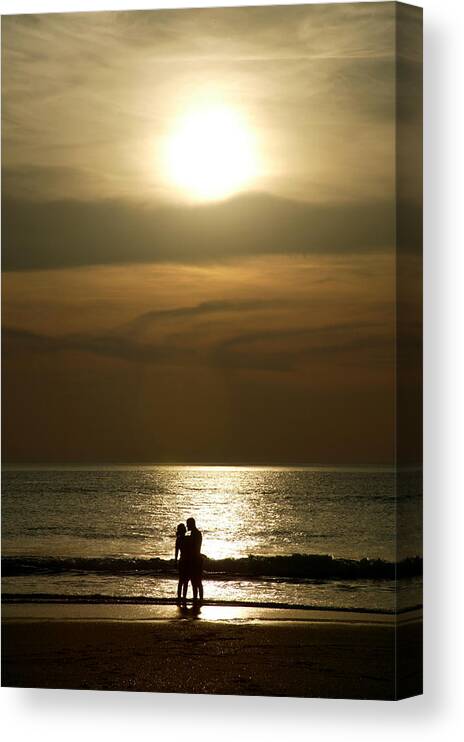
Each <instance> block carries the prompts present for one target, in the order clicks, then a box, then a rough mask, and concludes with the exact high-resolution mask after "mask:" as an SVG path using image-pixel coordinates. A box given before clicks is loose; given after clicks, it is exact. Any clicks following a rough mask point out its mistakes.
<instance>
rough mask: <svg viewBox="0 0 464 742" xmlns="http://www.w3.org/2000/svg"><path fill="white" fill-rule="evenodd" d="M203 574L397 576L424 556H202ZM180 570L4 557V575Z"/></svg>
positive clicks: (142, 562)
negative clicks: (393, 559)
mask: <svg viewBox="0 0 464 742" xmlns="http://www.w3.org/2000/svg"><path fill="white" fill-rule="evenodd" d="M203 568H204V576H205V577H206V578H208V577H211V578H214V579H225V580H227V579H237V578H239V579H240V578H241V579H243V578H247V579H266V578H267V579H269V578H276V579H280V580H297V579H340V580H343V579H347V580H356V579H362V580H366V579H372V580H395V579H404V578H409V577H417V576H419V575H421V574H422V557H419V556H415V557H408V558H406V559H403V560H401V561H400V562H389V561H385V560H382V559H369V558H367V557H366V558H364V559H359V560H355V559H340V558H336V557H332V556H330V555H327V554H292V555H291V556H290V555H278V556H253V555H250V556H248V557H242V558H237V559H233V558H228V559H209V558H208V557H206V556H204V557H203ZM70 572H74V573H89V572H90V573H96V574H106V575H124V574H126V575H134V574H140V575H142V574H151V575H160V576H161V575H165V576H167V577H169V576H175V575H177V567H176V564H175V562H174V560H173V559H160V558H158V557H155V558H128V557H3V558H2V574H3V576H4V577H11V576H20V575H31V574H55V575H57V574H63V573H70Z"/></svg>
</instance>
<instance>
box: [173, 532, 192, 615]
mask: <svg viewBox="0 0 464 742" xmlns="http://www.w3.org/2000/svg"><path fill="white" fill-rule="evenodd" d="M186 532H187V529H186V527H185V525H184V524H183V523H179V525H178V526H177V531H176V549H175V555H174V559H175V562H176V564H178V569H179V582H178V583H177V602H180V600H181V599H182V600H186V599H187V587H188V583H189V579H190V561H191V560H190V559H189V557H188V551H189V549H188V545H189V544H188V539H186V537H185V534H186Z"/></svg>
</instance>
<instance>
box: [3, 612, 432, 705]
mask: <svg viewBox="0 0 464 742" xmlns="http://www.w3.org/2000/svg"><path fill="white" fill-rule="evenodd" d="M396 649H397V650H398V651H396ZM395 664H396V667H397V684H396V687H395V681H394V674H395ZM2 684H3V685H4V686H15V687H40V688H75V689H94V690H128V691H129V690H130V691H152V692H164V693H219V694H227V695H230V694H240V695H266V696H303V697H323V698H329V697H330V698H360V699H385V700H393V699H395V698H404V697H407V696H409V695H414V694H417V693H420V692H421V691H422V621H421V616H420V612H417V611H416V612H414V613H411V614H404V615H403V616H401V618H400V621H399V625H398V629H397V630H395V625H394V619H393V617H391V616H385V615H381V614H362V613H359V614H355V613H346V612H344V613H337V612H325V611H298V610H293V611H292V610H287V611H282V610H278V609H276V610H271V609H258V608H256V609H251V608H249V609H247V608H237V607H232V606H229V607H227V606H224V607H217V606H204V607H203V608H202V610H201V613H200V615H196V614H195V613H194V612H192V609H191V608H188V609H187V610H186V611H178V609H176V608H175V607H174V606H111V605H109V606H108V605H106V606H102V605H93V606H90V605H84V606H82V605H69V604H68V605H62V606H60V605H26V604H17V605H4V606H3V611H2Z"/></svg>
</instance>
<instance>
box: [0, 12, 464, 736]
mask: <svg viewBox="0 0 464 742" xmlns="http://www.w3.org/2000/svg"><path fill="white" fill-rule="evenodd" d="M218 4H219V5H240V4H243V3H239V2H237V1H234V0H229V2H227V0H223V2H214V0H210V1H209V2H208V0H197V2H194V1H192V0H190V2H189V0H185V1H184V2H182V1H181V0H179V2H169V0H166V1H165V2H164V3H163V2H156V0H152V2H147V1H146V0H145V1H144V0H139V2H137V1H136V0H132V1H131V0H125V1H124V0H106V1H105V0H80V1H79V0H66V2H65V1H64V0H61V2H60V1H59V0H55V1H54V2H52V1H50V2H47V1H46V0H43V1H42V0H35V1H33V0H32V1H29V2H26V1H24V2H23V1H22V0H0V10H1V12H2V13H3V14H5V13H13V12H14V13H19V12H31V11H33V12H44V11H63V10H66V11H71V10H89V9H90V10H97V9H111V10H116V9H122V8H125V9H127V8H153V7H186V6H190V7H192V6H199V5H212V6H214V5H218ZM249 4H254V5H266V4H270V3H269V2H268V3H266V2H259V0H255V2H250V3H249ZM279 4H285V2H284V0H281V2H280V3H279ZM416 4H422V5H423V7H424V21H425V29H424V30H425V34H424V36H425V56H424V73H425V110H424V114H425V202H424V206H425V246H424V247H425V252H424V271H425V275H424V282H425V298H426V302H425V395H426V399H425V456H424V460H425V543H426V552H425V558H426V561H425V570H426V590H425V694H424V696H422V697H420V698H415V699H410V700H407V701H402V702H400V703H396V704H395V703H387V702H366V701H330V700H315V699H308V700H303V699H275V698H239V697H220V696H219V697H218V696H180V695H178V696H176V695H156V694H148V693H140V694H136V693H133V694H129V693H107V692H104V693H102V692H100V693H96V692H84V691H79V692H76V691H65V690H59V691H45V690H16V689H9V688H2V690H1V692H0V711H1V718H2V728H3V733H4V735H6V736H5V737H4V738H5V739H7V740H23V739H24V740H26V739H28V740H31V742H35V741H36V740H47V742H51V741H54V740H63V738H65V739H66V742H74V741H76V742H83V741H84V740H87V739H88V740H94V739H98V738H101V739H104V740H106V739H110V740H114V741H116V740H124V742H134V741H135V740H137V741H138V740H142V739H144V740H145V739H149V740H150V741H152V740H153V742H155V740H156V741H158V740H160V737H162V736H164V737H166V738H167V739H175V738H182V737H183V736H187V737H193V738H197V739H198V740H199V742H203V741H204V742H207V741H209V740H215V741H216V740H217V739H218V738H219V739H220V742H227V741H228V740H235V739H239V740H240V742H242V740H243V741H245V740H255V739H257V740H261V739H266V740H268V741H269V742H274V740H279V741H280V740H281V739H282V738H285V739H286V740H287V739H288V740H293V739H300V738H301V737H303V739H308V740H309V739H311V740H319V739H320V740H324V742H332V740H337V742H338V741H339V740H343V742H349V740H356V742H363V741H364V740H366V741H369V742H373V741H374V740H375V742H382V741H383V740H389V742H391V741H392V740H395V741H396V740H398V742H401V741H402V740H403V739H404V740H408V742H416V740H417V741H418V740H420V742H428V741H429V740H433V741H434V742H436V740H437V739H439V740H440V742H445V741H446V742H448V740H454V739H458V738H462V737H461V735H462V730H461V734H459V732H458V729H459V726H460V725H462V726H463V728H464V713H463V707H464V681H463V667H464V653H463V646H464V641H463V636H464V610H463V591H462V582H463V580H464V575H463V574H462V572H461V569H462V567H463V560H462V556H461V551H462V544H464V486H463V485H464V476H463V473H464V466H463V459H464V445H463V444H464V441H463V436H464V405H463V399H464V395H463V382H464V352H463V337H464V332H463V319H464V285H463V283H464V251H463V250H464V230H463V214H464V204H463V188H462V182H463V175H464V161H463V138H464V105H463V95H462V90H463V88H464V76H463V66H464V65H463V52H462V50H463V47H464V2H462V0H423V2H422V3H416ZM458 735H459V736H458Z"/></svg>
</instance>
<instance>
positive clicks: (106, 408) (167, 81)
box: [2, 3, 420, 463]
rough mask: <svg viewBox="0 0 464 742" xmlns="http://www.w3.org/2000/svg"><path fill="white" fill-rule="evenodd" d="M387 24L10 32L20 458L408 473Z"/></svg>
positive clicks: (296, 11) (46, 22)
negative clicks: (396, 468) (398, 445)
mask: <svg viewBox="0 0 464 742" xmlns="http://www.w3.org/2000/svg"><path fill="white" fill-rule="evenodd" d="M395 18H396V15H395V4H394V3H375V4H364V3H361V4H353V5H351V4H349V5H326V6H324V5H315V6H293V7H289V6H284V7H271V8H232V9H219V10H211V9H204V10H180V11H151V12H145V11H143V12H142V11H140V12H133V11H131V12H117V13H79V14H56V15H36V16H11V17H6V18H4V19H3V23H2V48H3V81H2V109H3V113H2V116H3V122H2V123H3V142H2V145H3V168H2V179H3V209H2V212H3V224H2V226H3V250H2V257H3V270H4V273H3V325H4V341H5V344H4V348H5V350H4V416H3V419H4V441H5V443H4V451H5V457H6V459H7V460H12V461H23V462H26V461H31V462H32V461H34V462H44V463H45V462H50V461H57V462H66V461H69V462H70V461H82V462H85V461H93V462H98V461H100V462H103V461H104V462H108V461H150V462H151V461H153V462H155V461H170V462H199V463H211V462H231V463H232V462H238V463H240V462H246V463H252V462H271V463H280V462H282V463H292V462H293V463H295V462H317V463H385V462H391V461H392V460H393V457H394V435H393V433H394V418H395V416H394V400H395V352H394V340H395V321H396V319H395V318H396V313H395V296H396V262H395V249H394V248H395V225H396V222H395V192H396V187H397V172H396V166H395V132H396V129H395V111H396V103H397V101H396V100H395V72H396V67H395V56H394V51H395ZM404 21H405V23H404V28H405V29H406V31H405V33H406V36H407V40H408V41H410V40H411V39H413V36H414V34H416V32H417V23H418V22H419V19H418V17H416V16H415V15H414V13H412V14H411V15H410V16H405V19H404ZM406 46H407V48H408V54H407V55H406V56H405V57H404V59H402V61H401V63H402V65H403V67H404V74H405V76H406V77H408V76H409V77H410V79H411V85H410V86H409V89H408V91H407V95H406V96H405V99H404V101H403V105H402V108H401V116H402V126H403V132H404V134H405V137H406V138H407V140H408V144H409V146H408V148H407V158H408V162H409V163H410V164H411V167H410V172H411V173H414V172H415V171H416V165H417V163H418V161H419V159H420V141H419V140H418V138H417V137H416V136H415V135H414V133H415V132H416V130H417V125H418V118H417V95H416V92H415V90H416V89H415V80H416V78H417V70H418V68H419V62H420V50H419V48H416V47H417V44H415V43H414V44H413V43H412V42H411V43H409V44H407V45H406ZM407 170H408V169H407V168H406V171H407ZM416 180H417V179H415V178H414V177H412V176H409V175H406V176H405V177H404V179H403V181H402V189H403V190H402V193H403V197H404V198H405V199H407V200H408V203H410V204H411V208H412V209H413V210H414V209H415V210H416V211H417V210H418V209H419V207H420V189H418V186H417V183H416ZM416 247H417V246H416V245H415V244H412V243H411V245H409V246H408V247H407V250H406V252H407V253H408V255H409V257H406V262H407V264H408V265H409V266H410V268H411V271H412V272H414V271H415V270H416V269H417V267H416V266H415V261H416V260H417V258H416V257H415V255H414V252H415V249H416ZM405 264H406V263H405ZM406 301H409V302H410V303H411V305H413V304H414V302H416V303H417V296H416V295H412V296H409V297H406ZM416 314H417V312H416ZM411 317H412V325H411V328H408V332H409V333H410V335H411V337H412V336H413V335H414V333H415V332H416V329H415V327H414V321H415V319H416V318H415V316H414V315H413V314H411Z"/></svg>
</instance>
